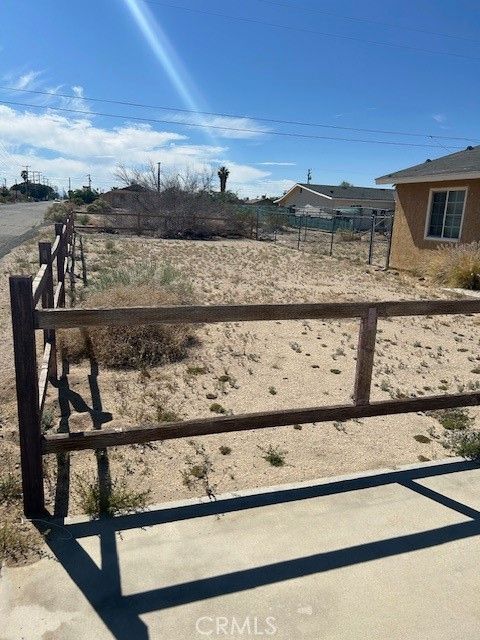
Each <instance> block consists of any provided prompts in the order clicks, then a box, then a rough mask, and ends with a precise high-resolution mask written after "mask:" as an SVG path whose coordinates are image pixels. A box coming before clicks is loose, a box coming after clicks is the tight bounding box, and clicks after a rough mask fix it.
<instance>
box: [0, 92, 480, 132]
mask: <svg viewBox="0 0 480 640" xmlns="http://www.w3.org/2000/svg"><path fill="white" fill-rule="evenodd" d="M0 90H2V91H16V92H22V93H32V94H37V95H43V96H52V98H55V97H57V98H72V99H75V98H77V96H74V95H72V94H69V93H56V92H53V91H40V90H34V89H17V88H16V87H3V86H0ZM82 100H86V101H87V102H103V103H105V104H118V105H122V106H127V107H139V108H143V109H157V110H159V111H170V112H172V111H173V112H178V113H188V114H193V115H202V116H215V117H218V118H232V119H243V120H256V121H257V122H267V123H271V124H288V125H295V126H300V127H318V128H323V129H337V130H340V131H356V132H358V133H380V134H385V135H398V136H408V137H415V138H431V139H437V138H438V139H441V140H464V141H465V142H480V139H478V138H467V137H462V136H444V135H437V134H433V133H412V132H409V131H390V130H384V129H365V128H359V127H343V126H340V125H335V124H323V123H315V122H300V121H298V120H280V119H276V118H265V117H260V116H252V115H238V114H233V113H218V112H214V111H195V110H193V109H181V108H179V107H166V106H163V105H154V104H144V103H141V102H131V101H128V100H112V99H108V98H91V97H87V96H82ZM0 102H2V101H1V100H0ZM42 106H45V105H42ZM45 108H46V107H45ZM52 108H55V107H52ZM175 123H176V124H178V122H177V121H175ZM194 126H200V125H194ZM222 128H223V127H222ZM241 130H242V131H244V129H241ZM256 132H257V133H259V131H257V130H256ZM264 133H268V132H264Z"/></svg>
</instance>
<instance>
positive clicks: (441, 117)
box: [432, 113, 447, 124]
mask: <svg viewBox="0 0 480 640" xmlns="http://www.w3.org/2000/svg"><path fill="white" fill-rule="evenodd" d="M432 118H433V119H434V120H435V122H438V123H439V124H443V123H444V122H446V120H447V116H446V115H445V114H444V113H434V114H433V115H432Z"/></svg>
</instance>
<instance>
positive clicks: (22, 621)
mask: <svg viewBox="0 0 480 640" xmlns="http://www.w3.org/2000/svg"><path fill="white" fill-rule="evenodd" d="M50 526H51V525H50ZM51 529H52V533H50V534H49V535H48V536H47V540H48V545H49V548H50V549H49V553H50V556H51V557H50V558H45V559H43V560H41V561H40V562H38V563H36V564H35V565H33V566H30V567H24V568H15V569H4V570H3V571H2V575H1V579H0V638H2V640H3V639H5V640H19V639H20V638H28V640H37V639H38V640H40V639H42V640H54V639H55V640H57V639H61V640H73V639H75V640H87V639H88V640H90V639H91V638H95V639H96V640H103V639H111V638H118V639H120V640H127V639H128V640H133V639H135V640H137V639H146V638H150V639H157V638H158V639H160V638H161V639H162V640H183V639H185V640H186V639H188V640H191V639H196V638H222V637H225V636H226V637H230V638H235V637H242V638H245V637H257V636H258V637H264V638H266V637H273V638H278V639H281V640H296V639H298V638H307V639H309V640H310V639H311V640H319V639H320V638H322V639H323V638H325V639H329V640H330V639H340V638H342V640H345V639H352V640H353V639H355V640H358V639H360V638H369V639H382V640H383V639H387V638H388V640H397V639H398V640H400V639H402V640H404V639H405V638H417V639H418V638H421V639H422V640H427V639H428V640H429V639H432V640H433V639H435V640H440V639H442V638H445V639H447V638H448V639H449V640H451V639H452V638H459V639H462V640H469V639H472V640H473V639H475V640H477V639H478V638H479V637H480V597H479V595H478V594H479V593H480V572H479V570H478V562H477V558H478V557H479V553H480V468H479V467H478V466H477V465H474V464H472V463H467V462H464V461H460V460H450V461H444V462H441V463H432V464H426V465H421V466H410V467H404V468H402V469H401V470H398V471H391V470H386V471H382V472H376V473H371V474H362V475H352V476H348V477H342V478H329V479H327V480H322V481H318V482H315V483H303V484H298V485H289V486H284V487H273V488H269V489H266V490H260V491H255V492H243V493H241V494H238V495H236V496H222V497H221V498H219V499H218V500H217V501H216V502H213V503H212V502H208V501H199V500H191V501H183V502H181V503H175V504H167V505H161V506H159V507H156V508H154V509H152V510H150V511H149V512H147V513H143V514H135V515H131V516H124V517H120V518H114V519H111V520H101V521H93V522H89V521H85V520H83V519H75V520H68V521H65V522H64V523H61V524H60V523H57V524H56V525H55V526H51Z"/></svg>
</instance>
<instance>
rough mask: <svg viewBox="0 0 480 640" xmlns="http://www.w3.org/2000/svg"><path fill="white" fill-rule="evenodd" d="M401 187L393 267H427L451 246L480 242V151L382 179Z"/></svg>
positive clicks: (468, 151)
mask: <svg viewBox="0 0 480 640" xmlns="http://www.w3.org/2000/svg"><path fill="white" fill-rule="evenodd" d="M375 182H376V183H377V184H393V185H395V187H396V207H395V220H394V224H393V235H392V249H391V255H390V264H391V266H392V267H395V268H397V269H405V270H412V269H416V268H419V267H422V266H423V265H424V264H425V263H426V262H427V261H428V259H429V256H430V255H431V252H432V251H435V250H436V249H437V248H438V247H439V246H441V245H447V246H448V244H449V243H468V242H474V241H478V240H480V146H476V147H467V148H466V149H464V150H463V151H458V152H456V153H451V154H449V155H447V156H442V157H441V158H437V159H436V160H426V161H425V162H423V163H422V164H417V165H415V166H413V167H408V168H407V169H402V170H401V171H396V172H394V173H389V174H387V175H385V176H381V177H380V178H377V179H376V181H375Z"/></svg>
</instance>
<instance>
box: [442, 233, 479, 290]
mask: <svg viewBox="0 0 480 640" xmlns="http://www.w3.org/2000/svg"><path fill="white" fill-rule="evenodd" d="M429 271H430V274H431V275H432V276H433V278H434V279H435V280H436V281H437V282H440V283H442V284H446V285H448V286H450V287H460V288H461V289H473V290H476V291H478V290H480V242H472V243H471V244H460V245H455V246H452V247H439V249H438V250H437V251H435V253H434V255H433V257H432V259H431V261H430V265H429Z"/></svg>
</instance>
